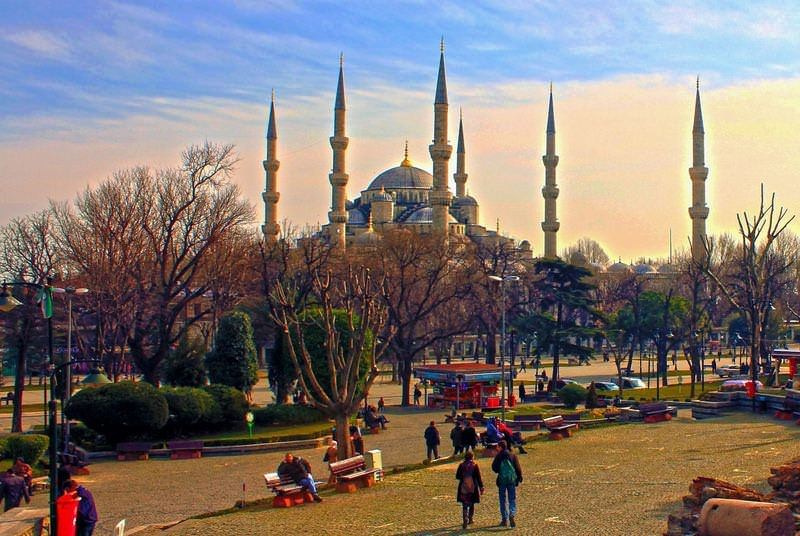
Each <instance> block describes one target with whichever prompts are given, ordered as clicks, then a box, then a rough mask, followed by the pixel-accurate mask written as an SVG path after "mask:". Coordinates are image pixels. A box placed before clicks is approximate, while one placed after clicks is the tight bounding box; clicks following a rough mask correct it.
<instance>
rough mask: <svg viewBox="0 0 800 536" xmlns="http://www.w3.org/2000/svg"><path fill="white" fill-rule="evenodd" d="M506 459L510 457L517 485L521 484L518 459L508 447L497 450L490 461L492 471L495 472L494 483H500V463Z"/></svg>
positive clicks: (520, 469) (520, 470)
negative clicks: (515, 473)
mask: <svg viewBox="0 0 800 536" xmlns="http://www.w3.org/2000/svg"><path fill="white" fill-rule="evenodd" d="M506 459H510V460H511V463H512V464H513V465H514V470H515V471H516V472H517V486H519V485H520V484H522V468H521V467H520V466H519V459H518V458H517V457H516V456H515V455H514V454H513V453H512V452H511V451H510V450H509V449H503V450H501V451H500V452H498V453H497V455H496V456H495V457H494V460H493V461H492V471H494V472H495V473H497V479H496V480H495V484H497V485H498V486H499V485H500V464H502V463H503V460H506Z"/></svg>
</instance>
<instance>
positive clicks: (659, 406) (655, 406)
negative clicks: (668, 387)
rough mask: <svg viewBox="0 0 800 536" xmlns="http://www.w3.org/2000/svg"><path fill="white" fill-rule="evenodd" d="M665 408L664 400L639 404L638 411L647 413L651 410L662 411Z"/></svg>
mask: <svg viewBox="0 0 800 536" xmlns="http://www.w3.org/2000/svg"><path fill="white" fill-rule="evenodd" d="M666 409H667V403H666V402H651V403H649V404H639V411H640V412H641V413H648V412H651V411H664V410H666Z"/></svg>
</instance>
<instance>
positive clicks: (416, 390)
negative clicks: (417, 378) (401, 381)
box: [414, 384, 422, 406]
mask: <svg viewBox="0 0 800 536" xmlns="http://www.w3.org/2000/svg"><path fill="white" fill-rule="evenodd" d="M420 398H422V391H420V390H419V384H416V385H414V405H415V406H419V399H420Z"/></svg>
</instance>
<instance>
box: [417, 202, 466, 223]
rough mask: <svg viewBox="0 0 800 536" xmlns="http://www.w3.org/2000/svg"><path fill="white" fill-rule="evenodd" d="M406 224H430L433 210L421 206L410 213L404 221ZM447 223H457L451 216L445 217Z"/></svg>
mask: <svg viewBox="0 0 800 536" xmlns="http://www.w3.org/2000/svg"><path fill="white" fill-rule="evenodd" d="M403 221H404V222H406V223H432V222H433V208H431V207H429V206H427V207H426V206H423V207H420V208H418V209H417V210H415V211H414V212H412V213H411V214H409V215H408V217H406V218H405V219H404V220H403ZM447 221H448V222H450V223H458V220H456V219H455V218H454V217H453V215H452V214H449V215H448V216H447Z"/></svg>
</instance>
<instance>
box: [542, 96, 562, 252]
mask: <svg viewBox="0 0 800 536" xmlns="http://www.w3.org/2000/svg"><path fill="white" fill-rule="evenodd" d="M542 162H544V170H545V172H544V188H542V197H544V221H543V222H542V231H544V256H545V258H547V259H555V258H556V257H557V256H558V245H557V242H556V233H558V228H559V223H558V218H557V217H556V199H558V187H557V186H556V166H557V165H558V155H556V121H555V117H554V115H553V84H550V108H549V109H548V111H547V150H546V152H545V155H544V156H543V157H542Z"/></svg>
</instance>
